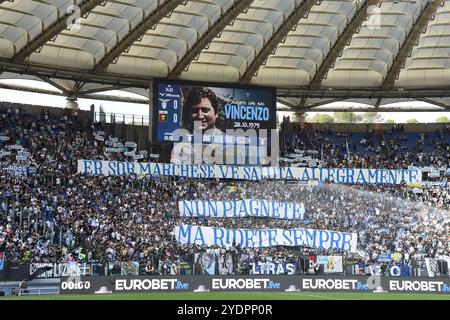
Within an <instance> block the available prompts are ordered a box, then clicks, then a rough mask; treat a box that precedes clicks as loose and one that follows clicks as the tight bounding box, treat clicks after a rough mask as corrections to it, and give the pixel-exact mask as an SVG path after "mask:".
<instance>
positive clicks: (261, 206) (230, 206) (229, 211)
mask: <svg viewBox="0 0 450 320" xmlns="http://www.w3.org/2000/svg"><path fill="white" fill-rule="evenodd" d="M178 212H179V213H180V216H181V217H183V218H193V217H211V218H246V217H260V218H272V219H286V220H302V219H303V218H304V214H305V205H304V204H303V203H293V202H278V201H273V200H243V201H236V200H232V201H211V200H208V201H190V200H189V201H187V200H183V201H179V202H178Z"/></svg>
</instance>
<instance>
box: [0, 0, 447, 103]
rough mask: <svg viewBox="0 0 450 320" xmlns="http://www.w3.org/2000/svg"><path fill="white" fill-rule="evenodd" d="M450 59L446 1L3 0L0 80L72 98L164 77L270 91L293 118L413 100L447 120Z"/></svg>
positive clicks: (139, 88) (138, 88)
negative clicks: (349, 104) (349, 105)
mask: <svg viewBox="0 0 450 320" xmlns="http://www.w3.org/2000/svg"><path fill="white" fill-rule="evenodd" d="M74 2H75V3H76V4H77V7H74V6H73V4H74ZM78 15H79V16H81V19H80V20H78V22H79V23H78V24H72V21H74V19H75V18H77V17H78ZM449 57H450V1H445V0H417V1H412V0H398V1H394V0H389V1H388V0H342V1H335V0H333V1H317V0H107V1H106V0H80V1H74V0H14V1H12V0H0V73H1V74H0V78H1V79H10V78H14V79H18V78H22V79H35V80H40V81H46V82H48V83H50V84H52V85H53V86H54V87H56V88H57V89H58V90H60V92H62V93H63V94H65V95H67V96H78V97H81V96H84V97H88V96H89V95H92V94H94V93H98V92H102V91H107V90H111V89H123V90H130V91H133V92H137V93H140V94H143V95H146V96H147V97H148V87H149V81H150V80H152V79H154V78H166V77H168V78H171V79H185V80H201V81H211V82H230V83H239V84H256V85H268V86H275V87H276V88H277V90H278V96H279V100H280V102H282V103H284V104H286V105H288V106H290V107H291V108H292V109H293V110H296V111H313V110H315V109H316V108H318V107H320V106H321V105H323V104H327V103H330V102H338V101H355V102H359V103H363V104H365V105H368V106H370V108H372V109H374V110H378V111H389V110H390V111H393V109H392V108H391V109H392V110H391V109H389V108H384V107H383V106H384V105H386V104H388V103H393V102H401V101H417V100H419V101H424V102H427V103H428V104H424V105H429V103H431V104H433V105H434V107H432V108H430V109H428V107H427V108H426V110H435V111H444V110H449V108H450V90H449V89H450V58H449ZM2 87H3V88H5V87H6V88H7V87H8V86H7V85H4V84H2ZM335 109H336V108H335ZM337 109H339V108H337ZM406 109H408V108H406ZM406 109H405V110H406ZM423 109H424V110H425V108H423ZM330 110H331V109H330ZM339 110H340V109H339ZM415 110H416V111H417V109H415ZM396 111H398V110H396Z"/></svg>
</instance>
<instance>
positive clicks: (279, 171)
mask: <svg viewBox="0 0 450 320" xmlns="http://www.w3.org/2000/svg"><path fill="white" fill-rule="evenodd" d="M78 173H81V174H87V175H95V176H128V175H136V176H138V177H144V176H147V177H162V176H166V177H183V178H188V179H232V180H250V181H260V180H266V179H272V180H300V181H310V180H317V181H319V182H334V183H342V184H376V185H379V184H402V183H405V182H406V183H408V184H411V183H418V182H421V181H422V171H421V170H419V169H414V170H405V169H397V170H389V169H355V168H293V167H251V166H249V167H247V166H245V167H242V166H227V165H206V164H167V163H143V162H140V163H138V162H123V161H100V160H78Z"/></svg>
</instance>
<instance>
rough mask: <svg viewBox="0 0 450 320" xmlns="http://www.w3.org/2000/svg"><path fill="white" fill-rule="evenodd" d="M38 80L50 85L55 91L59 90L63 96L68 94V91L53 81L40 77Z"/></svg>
mask: <svg viewBox="0 0 450 320" xmlns="http://www.w3.org/2000/svg"><path fill="white" fill-rule="evenodd" d="M39 79H41V80H42V81H45V82H47V83H48V84H49V85H52V86H53V87H55V88H56V89H58V90H60V91H61V92H62V93H64V94H66V93H68V92H69V90H67V89H66V88H64V87H63V86H61V85H59V84H57V83H56V82H55V81H53V80H51V79H49V78H47V77H43V76H40V77H39Z"/></svg>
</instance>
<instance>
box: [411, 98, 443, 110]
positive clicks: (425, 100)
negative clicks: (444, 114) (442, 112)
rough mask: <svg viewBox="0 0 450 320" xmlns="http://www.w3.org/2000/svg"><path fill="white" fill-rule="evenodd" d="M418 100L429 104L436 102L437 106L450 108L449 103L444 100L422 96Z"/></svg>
mask: <svg viewBox="0 0 450 320" xmlns="http://www.w3.org/2000/svg"><path fill="white" fill-rule="evenodd" d="M418 100H419V101H423V102H426V103H429V104H434V105H435V106H438V107H442V108H445V109H447V110H450V105H447V104H445V103H442V102H438V101H434V100H431V99H427V98H420V99H418Z"/></svg>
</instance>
